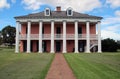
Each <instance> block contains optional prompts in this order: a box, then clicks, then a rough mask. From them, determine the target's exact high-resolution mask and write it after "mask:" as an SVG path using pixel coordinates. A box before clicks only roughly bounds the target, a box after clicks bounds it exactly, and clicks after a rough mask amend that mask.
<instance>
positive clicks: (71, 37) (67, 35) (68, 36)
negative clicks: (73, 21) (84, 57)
mask: <svg viewBox="0 0 120 79" xmlns="http://www.w3.org/2000/svg"><path fill="white" fill-rule="evenodd" d="M66 38H67V39H74V38H75V34H66Z"/></svg>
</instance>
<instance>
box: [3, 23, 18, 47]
mask: <svg viewBox="0 0 120 79" xmlns="http://www.w3.org/2000/svg"><path fill="white" fill-rule="evenodd" d="M1 33H2V36H3V43H9V44H10V45H12V44H13V43H15V35H16V29H15V27H12V26H10V25H8V26H6V27H5V28H3V29H2V31H1Z"/></svg>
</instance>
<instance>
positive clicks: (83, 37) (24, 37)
mask: <svg viewBox="0 0 120 79" xmlns="http://www.w3.org/2000/svg"><path fill="white" fill-rule="evenodd" d="M30 39H31V40H39V34H31V35H30ZM42 39H43V40H50V39H51V34H42ZM74 39H75V34H66V40H74ZM78 39H79V40H86V39H87V35H86V34H78ZM90 39H98V35H97V34H90ZM20 40H27V34H20ZM54 40H63V34H54Z"/></svg>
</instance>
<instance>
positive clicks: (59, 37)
mask: <svg viewBox="0 0 120 79" xmlns="http://www.w3.org/2000/svg"><path fill="white" fill-rule="evenodd" d="M54 38H55V39H62V38H63V34H55V36H54Z"/></svg>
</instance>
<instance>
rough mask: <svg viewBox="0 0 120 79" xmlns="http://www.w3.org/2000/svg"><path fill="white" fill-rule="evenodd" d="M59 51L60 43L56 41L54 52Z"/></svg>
mask: <svg viewBox="0 0 120 79" xmlns="http://www.w3.org/2000/svg"><path fill="white" fill-rule="evenodd" d="M60 51H61V42H60V41H56V52H60Z"/></svg>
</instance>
